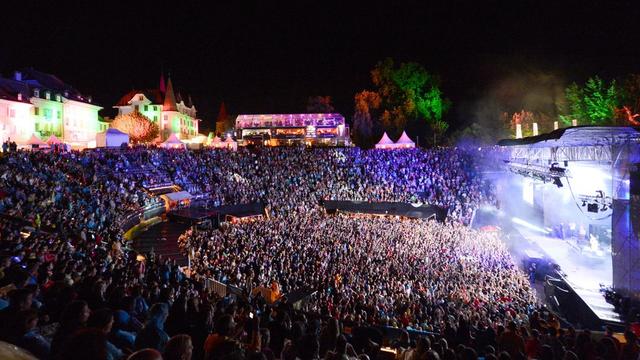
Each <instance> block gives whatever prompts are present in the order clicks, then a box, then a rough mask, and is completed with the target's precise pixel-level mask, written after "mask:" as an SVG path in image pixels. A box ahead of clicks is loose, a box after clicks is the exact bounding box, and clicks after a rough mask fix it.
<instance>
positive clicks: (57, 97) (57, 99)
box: [56, 94, 62, 102]
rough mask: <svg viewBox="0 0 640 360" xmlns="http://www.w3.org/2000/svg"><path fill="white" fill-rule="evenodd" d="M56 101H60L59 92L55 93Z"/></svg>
mask: <svg viewBox="0 0 640 360" xmlns="http://www.w3.org/2000/svg"><path fill="white" fill-rule="evenodd" d="M56 101H58V102H60V101H62V99H60V94H57V95H56Z"/></svg>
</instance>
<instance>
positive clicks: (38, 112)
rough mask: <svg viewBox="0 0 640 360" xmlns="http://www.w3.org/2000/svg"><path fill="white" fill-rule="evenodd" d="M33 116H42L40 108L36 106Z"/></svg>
mask: <svg viewBox="0 0 640 360" xmlns="http://www.w3.org/2000/svg"><path fill="white" fill-rule="evenodd" d="M33 114H34V115H35V116H40V108H39V107H37V106H36V107H34V108H33Z"/></svg>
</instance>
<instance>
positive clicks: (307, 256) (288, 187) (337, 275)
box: [0, 147, 639, 360]
mask: <svg viewBox="0 0 640 360" xmlns="http://www.w3.org/2000/svg"><path fill="white" fill-rule="evenodd" d="M486 156H489V155H487V153H485V152H477V151H464V150H460V149H436V150H422V149H416V150H401V151H396V152H388V151H362V150H359V149H294V148H265V149H240V150H238V151H237V152H230V151H211V150H204V151H196V152H191V151H182V150H163V149H155V148H143V147H139V148H133V149H121V150H117V151H85V152H48V153H47V152H38V151H35V152H25V151H12V152H9V153H5V154H3V156H2V157H1V158H0V236H1V238H0V340H2V341H5V342H9V343H12V344H15V345H17V346H19V347H21V348H23V349H26V350H27V351H29V352H30V353H31V354H32V355H33V356H35V357H36V358H38V359H134V360H135V359H185V360H188V359H192V358H193V359H267V360H272V359H286V360H293V359H296V358H300V359H317V358H325V359H346V358H350V359H355V358H356V357H357V358H360V359H367V358H393V357H395V358H396V359H403V360H404V359H410V360H413V359H440V358H443V359H447V360H453V359H469V360H471V359H475V358H478V357H484V358H495V359H498V358H500V359H510V358H518V359H520V358H539V359H545V360H547V359H549V360H551V359H553V360H560V359H565V358H566V359H574V358H576V359H589V360H591V359H596V358H602V359H615V360H618V359H621V360H627V359H629V360H636V359H637V357H638V351H639V350H638V344H637V339H636V338H635V335H634V334H633V333H632V332H628V333H626V334H625V335H626V343H625V344H624V345H621V344H620V343H618V342H617V341H618V340H616V339H615V338H614V337H612V336H610V334H607V335H606V336H604V337H602V338H601V339H598V340H596V339H595V338H594V336H593V335H592V334H590V333H589V332H586V331H582V332H578V331H574V330H572V329H571V328H569V329H563V328H561V327H560V323H559V322H558V320H557V319H556V318H555V317H553V315H550V314H547V313H546V312H544V310H543V309H541V308H540V307H539V306H538V304H537V302H536V299H535V297H534V294H533V292H532V290H531V289H530V286H529V284H528V282H527V281H526V278H525V277H524V275H523V274H522V272H520V270H518V269H517V267H516V266H515V265H514V264H513V261H512V260H511V258H510V256H509V254H508V252H507V251H506V249H505V247H504V245H503V244H502V243H501V241H500V239H499V235H498V234H495V233H482V232H477V231H475V230H471V229H469V228H468V227H466V226H464V224H468V223H469V221H470V218H471V215H472V212H473V210H474V209H475V208H477V207H478V206H481V205H483V204H492V203H493V202H494V201H495V200H494V194H493V189H492V187H491V185H490V184H489V183H487V182H485V181H484V180H483V179H482V177H481V176H479V169H478V166H479V165H478V164H479V163H480V161H482V160H483V158H484V157H486ZM165 183H170V184H176V185H178V186H180V187H182V188H183V189H187V190H188V191H190V192H192V193H194V194H197V195H200V196H204V197H208V198H210V199H212V201H213V202H214V203H216V204H218V205H221V204H242V203H249V202H255V201H261V202H263V203H264V204H266V205H267V209H268V216H267V217H265V218H264V219H260V220H255V221H250V222H240V223H238V224H224V225H222V226H221V227H220V228H219V229H216V230H198V231H196V232H192V231H191V230H190V231H188V232H187V233H185V234H184V235H183V236H182V237H181V239H180V244H181V246H182V248H183V250H184V251H185V252H190V253H191V252H193V253H194V254H195V256H194V257H193V258H192V260H193V261H192V268H191V272H190V273H189V275H190V277H187V276H186V274H185V273H184V272H183V271H182V270H181V269H180V267H179V266H177V264H176V263H175V262H174V261H172V260H169V259H164V258H162V257H161V256H158V255H156V254H153V253H150V254H139V253H136V252H135V251H133V250H132V249H131V248H130V244H128V243H126V242H124V240H123V230H125V229H122V228H121V226H120V225H121V224H122V223H123V220H124V219H126V218H127V217H128V216H130V214H131V213H132V212H133V213H135V212H136V211H137V210H139V209H140V208H143V207H147V206H150V205H153V204H156V203H157V202H158V201H159V200H158V198H157V197H155V196H153V195H152V194H150V193H149V192H148V191H146V190H145V187H148V186H151V185H154V184H165ZM321 200H361V201H407V202H412V203H418V202H420V203H429V204H434V205H439V206H442V207H446V208H447V209H448V210H449V217H448V220H447V221H446V222H445V223H436V222H429V221H426V220H407V219H396V218H371V217H358V218H354V217H349V216H346V215H327V214H325V213H324V211H323V210H322V208H321V205H320V202H321ZM202 278H213V279H216V280H220V281H222V282H225V283H227V284H230V285H236V286H238V287H239V288H241V289H244V290H245V291H246V292H245V293H244V294H235V295H229V296H225V297H220V296H219V295H218V294H216V293H215V292H214V291H212V290H211V289H210V288H209V287H207V286H206V284H205V282H203V281H202ZM272 283H275V284H277V285H278V286H279V287H280V288H281V291H282V293H288V292H292V291H296V290H303V291H305V292H308V293H310V294H312V295H310V296H309V297H308V298H307V300H306V301H305V302H304V306H302V307H301V308H299V307H297V306H293V305H292V304H289V303H288V302H286V301H277V302H276V303H275V304H273V305H269V304H268V301H266V299H264V298H263V297H262V296H260V295H257V296H248V295H249V294H251V289H252V288H255V287H258V286H265V285H269V284H272ZM387 326H389V327H392V328H397V329H400V330H398V331H399V336H397V337H388V336H385V334H384V332H386V331H388V328H387ZM409 329H413V330H416V331H417V330H421V331H422V332H415V331H413V330H409ZM408 330H409V331H408ZM410 333H411V336H410ZM389 339H393V341H389ZM0 354H2V347H1V346H0Z"/></svg>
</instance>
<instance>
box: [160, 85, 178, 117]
mask: <svg viewBox="0 0 640 360" xmlns="http://www.w3.org/2000/svg"><path fill="white" fill-rule="evenodd" d="M162 110H163V111H178V105H177V104H176V98H175V95H174V94H173V84H172V83H171V78H169V81H167V91H166V93H165V94H164V103H163V104H162Z"/></svg>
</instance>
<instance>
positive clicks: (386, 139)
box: [376, 131, 393, 145]
mask: <svg viewBox="0 0 640 360" xmlns="http://www.w3.org/2000/svg"><path fill="white" fill-rule="evenodd" d="M387 144H389V145H390V144H393V141H391V139H389V135H387V132H386V131H385V133H384V134H382V139H380V141H378V143H377V144H376V145H387Z"/></svg>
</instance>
